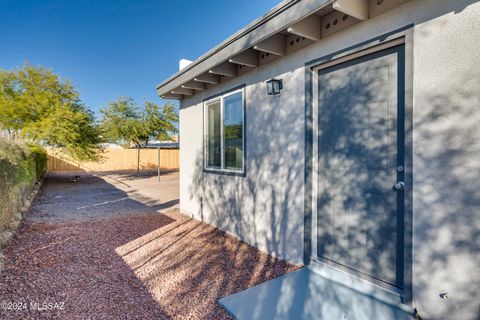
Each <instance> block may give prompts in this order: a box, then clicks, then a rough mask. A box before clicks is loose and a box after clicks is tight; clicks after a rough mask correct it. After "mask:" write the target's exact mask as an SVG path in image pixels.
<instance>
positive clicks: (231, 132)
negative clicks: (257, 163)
mask: <svg viewBox="0 0 480 320" xmlns="http://www.w3.org/2000/svg"><path fill="white" fill-rule="evenodd" d="M223 105H224V107H223V108H224V109H223V138H224V145H223V146H224V147H223V162H224V169H234V170H242V168H243V101H242V93H241V92H238V93H235V94H232V95H229V96H227V97H225V98H224V100H223Z"/></svg>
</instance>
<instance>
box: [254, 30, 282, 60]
mask: <svg viewBox="0 0 480 320" xmlns="http://www.w3.org/2000/svg"><path fill="white" fill-rule="evenodd" d="M253 48H254V49H255V50H259V51H263V52H268V53H272V54H276V55H279V56H283V55H285V54H286V51H287V50H286V44H285V36H284V35H281V34H278V33H277V34H275V35H273V36H272V37H270V38H268V39H266V40H263V41H262V42H260V43H258V44H256V45H255V46H253Z"/></svg>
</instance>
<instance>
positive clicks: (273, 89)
mask: <svg viewBox="0 0 480 320" xmlns="http://www.w3.org/2000/svg"><path fill="white" fill-rule="evenodd" d="M282 89H283V81H282V79H275V78H272V79H270V80H268V81H267V90H268V95H269V96H275V95H277V94H280V90H282Z"/></svg>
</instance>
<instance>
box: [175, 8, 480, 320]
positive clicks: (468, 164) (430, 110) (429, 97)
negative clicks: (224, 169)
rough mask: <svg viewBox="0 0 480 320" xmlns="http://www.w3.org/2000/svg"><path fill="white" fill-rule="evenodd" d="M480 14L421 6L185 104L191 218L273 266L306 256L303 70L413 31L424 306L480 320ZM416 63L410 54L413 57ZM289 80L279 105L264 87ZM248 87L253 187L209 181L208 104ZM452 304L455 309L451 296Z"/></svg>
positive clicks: (417, 295)
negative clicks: (267, 257) (205, 166)
mask: <svg viewBox="0 0 480 320" xmlns="http://www.w3.org/2000/svg"><path fill="white" fill-rule="evenodd" d="M479 17H480V4H479V3H478V2H477V1H454V0H450V1H448V0H419V1H413V0H412V1H410V2H408V3H406V4H404V5H402V6H400V7H398V8H395V9H393V10H391V11H389V12H387V13H386V14H384V15H381V16H378V17H376V18H374V19H370V20H368V21H365V22H362V23H359V24H357V25H355V26H353V27H351V28H349V29H346V30H344V31H341V32H339V33H337V34H335V35H332V36H330V37H327V38H325V39H322V41H319V42H317V43H315V44H313V45H311V46H309V47H306V48H304V49H302V50H299V51H297V52H295V53H293V54H291V55H288V56H286V57H283V58H281V59H277V60H276V61H273V62H271V63H270V64H268V65H265V66H263V67H261V68H257V69H254V70H252V71H250V72H248V73H246V74H244V75H242V76H239V77H236V78H234V79H232V80H230V81H229V82H226V83H224V84H221V85H219V86H217V87H215V88H214V89H213V90H207V91H205V92H203V93H202V94H199V95H196V96H194V97H192V98H189V99H185V100H184V101H182V103H181V110H180V136H181V155H180V162H181V164H180V165H181V170H180V172H181V174H180V178H181V181H180V191H181V197H180V207H181V210H183V211H184V212H186V213H188V214H192V215H193V216H194V217H196V218H199V219H203V220H204V221H206V222H208V223H211V224H213V225H215V226H218V227H221V228H223V229H225V230H227V231H229V232H231V233H233V234H235V235H237V236H238V237H239V238H241V239H242V240H245V241H247V242H249V243H251V244H253V245H256V246H258V247H259V248H260V249H262V250H264V251H267V252H269V253H270V254H273V255H276V256H280V257H282V258H285V259H287V260H289V261H291V262H294V263H301V262H302V256H303V219H304V209H303V200H304V185H303V184H304V183H303V179H304V161H305V156H304V127H305V119H304V93H305V92H304V91H305V90H304V85H305V83H304V64H305V62H306V61H310V60H313V59H316V58H319V57H322V56H325V55H327V54H331V53H333V52H336V51H338V50H342V49H344V48H347V47H350V46H353V45H356V44H358V43H360V42H362V41H365V40H368V39H371V38H374V37H377V36H379V35H382V34H385V33H386V32H389V31H391V30H395V29H398V28H401V27H404V26H406V25H409V24H414V27H413V51H412V52H413V55H411V56H410V57H409V59H410V61H411V62H413V113H414V114H413V125H414V131H413V149H414V150H413V164H414V168H413V172H414V177H413V179H414V181H413V300H414V305H415V306H416V307H417V308H418V310H419V312H420V314H421V315H422V316H424V317H425V318H426V319H477V318H478V317H480V315H479V312H480V311H479V301H480V295H479V293H478V287H479V286H480V275H479V274H480V272H479V270H480V268H479V267H478V266H479V265H480V250H479V246H480V240H479V233H480V226H479V225H480V220H479V207H480V206H479V204H480V194H479V192H480V191H479V190H480V177H479V172H480V170H479V169H480V142H479V141H480V139H479V138H480V54H479V52H480V41H479V39H480V18H479ZM407 52H408V50H407ZM272 77H279V78H282V79H283V81H284V90H283V91H282V93H281V95H280V96H276V97H269V96H267V94H266V87H265V84H264V81H265V80H267V79H270V78H272ZM241 84H246V89H245V90H246V103H247V109H246V119H247V120H246V137H247V141H246V152H247V156H246V157H247V158H246V176H245V177H233V176H224V175H218V174H211V173H202V161H203V151H202V149H203V148H202V143H203V138H202V135H203V123H202V119H203V117H202V101H203V99H204V98H206V97H208V96H211V95H214V94H216V93H219V92H222V91H224V90H228V89H230V88H233V87H236V86H238V85H241ZM442 293H447V297H448V298H447V299H445V298H443V299H442V298H441V297H440V294H442Z"/></svg>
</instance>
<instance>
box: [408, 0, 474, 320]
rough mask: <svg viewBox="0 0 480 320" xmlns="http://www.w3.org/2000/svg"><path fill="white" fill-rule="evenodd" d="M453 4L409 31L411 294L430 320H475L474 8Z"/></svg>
mask: <svg viewBox="0 0 480 320" xmlns="http://www.w3.org/2000/svg"><path fill="white" fill-rule="evenodd" d="M452 2H453V1H452ZM458 2H459V3H458V4H457V8H456V10H454V11H449V12H448V13H445V12H444V11H443V10H442V8H441V5H439V6H438V8H435V9H436V10H437V11H439V14H438V16H439V17H438V18H436V19H434V20H430V21H425V22H422V23H419V24H418V25H417V26H416V28H415V33H414V37H415V45H414V59H415V60H414V74H415V76H414V90H415V91H414V99H415V100H414V116H413V125H414V132H413V135H414V158H413V161H414V171H413V174H414V198H413V212H414V214H413V226H414V239H413V241H414V251H413V257H414V264H413V272H414V273H413V286H414V288H413V289H414V290H413V292H414V299H415V303H416V305H417V307H418V309H419V310H421V311H423V312H424V313H425V314H428V315H429V316H430V318H431V319H480V294H479V285H480V239H479V234H480V5H479V3H476V4H475V5H472V6H468V7H464V8H463V7H462V6H461V4H460V2H461V1H458ZM422 7H423V6H422ZM441 293H446V294H447V296H448V298H447V299H441V298H440V296H439V295H440V294H441Z"/></svg>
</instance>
